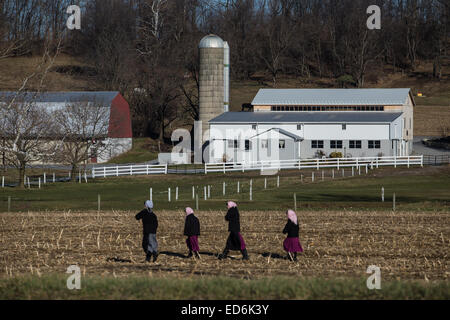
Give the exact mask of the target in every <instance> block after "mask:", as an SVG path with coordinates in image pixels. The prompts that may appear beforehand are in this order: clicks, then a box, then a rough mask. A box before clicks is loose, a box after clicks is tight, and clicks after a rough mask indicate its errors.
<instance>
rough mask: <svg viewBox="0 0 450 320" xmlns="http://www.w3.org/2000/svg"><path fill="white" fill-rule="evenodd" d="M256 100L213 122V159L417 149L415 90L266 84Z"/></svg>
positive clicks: (350, 154)
mask: <svg viewBox="0 0 450 320" xmlns="http://www.w3.org/2000/svg"><path fill="white" fill-rule="evenodd" d="M252 105H253V112H225V113H223V114H221V115H219V116H218V117H215V118H214V119H212V120H210V121H209V129H210V132H209V138H210V140H209V141H210V143H209V152H208V153H209V157H210V158H209V162H222V161H224V160H226V161H236V162H241V161H260V160H278V159H280V160H294V159H307V158H318V157H320V158H321V157H323V156H325V157H329V156H330V154H331V153H332V152H340V153H341V154H342V155H343V156H344V157H369V156H403V155H410V154H411V152H412V140H413V106H414V100H413V97H412V95H411V90H410V89H261V90H259V92H258V94H257V95H256V97H255V98H254V100H253V102H252Z"/></svg>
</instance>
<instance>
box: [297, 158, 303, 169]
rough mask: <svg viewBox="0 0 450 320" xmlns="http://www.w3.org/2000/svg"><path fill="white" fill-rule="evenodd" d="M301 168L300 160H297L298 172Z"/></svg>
mask: <svg viewBox="0 0 450 320" xmlns="http://www.w3.org/2000/svg"><path fill="white" fill-rule="evenodd" d="M301 168H302V160H301V159H298V170H300V169H301Z"/></svg>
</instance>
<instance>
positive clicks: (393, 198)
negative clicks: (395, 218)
mask: <svg viewBox="0 0 450 320" xmlns="http://www.w3.org/2000/svg"><path fill="white" fill-rule="evenodd" d="M392 210H393V211H395V192H394V196H393V197H392Z"/></svg>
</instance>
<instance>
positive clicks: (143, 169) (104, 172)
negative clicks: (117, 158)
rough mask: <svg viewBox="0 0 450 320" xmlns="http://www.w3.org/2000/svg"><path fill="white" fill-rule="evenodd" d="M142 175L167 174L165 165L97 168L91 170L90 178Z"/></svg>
mask: <svg viewBox="0 0 450 320" xmlns="http://www.w3.org/2000/svg"><path fill="white" fill-rule="evenodd" d="M144 174H167V164H160V165H145V164H144V165H127V166H109V167H97V168H93V169H92V178H106V177H118V176H126V175H128V176H132V175H144Z"/></svg>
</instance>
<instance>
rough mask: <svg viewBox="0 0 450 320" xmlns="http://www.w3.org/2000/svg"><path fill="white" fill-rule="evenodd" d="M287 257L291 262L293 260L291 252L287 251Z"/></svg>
mask: <svg viewBox="0 0 450 320" xmlns="http://www.w3.org/2000/svg"><path fill="white" fill-rule="evenodd" d="M287 258H288V260H289V261H292V262H293V261H295V259H294V256H293V254H292V253H291V252H288V256H287Z"/></svg>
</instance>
